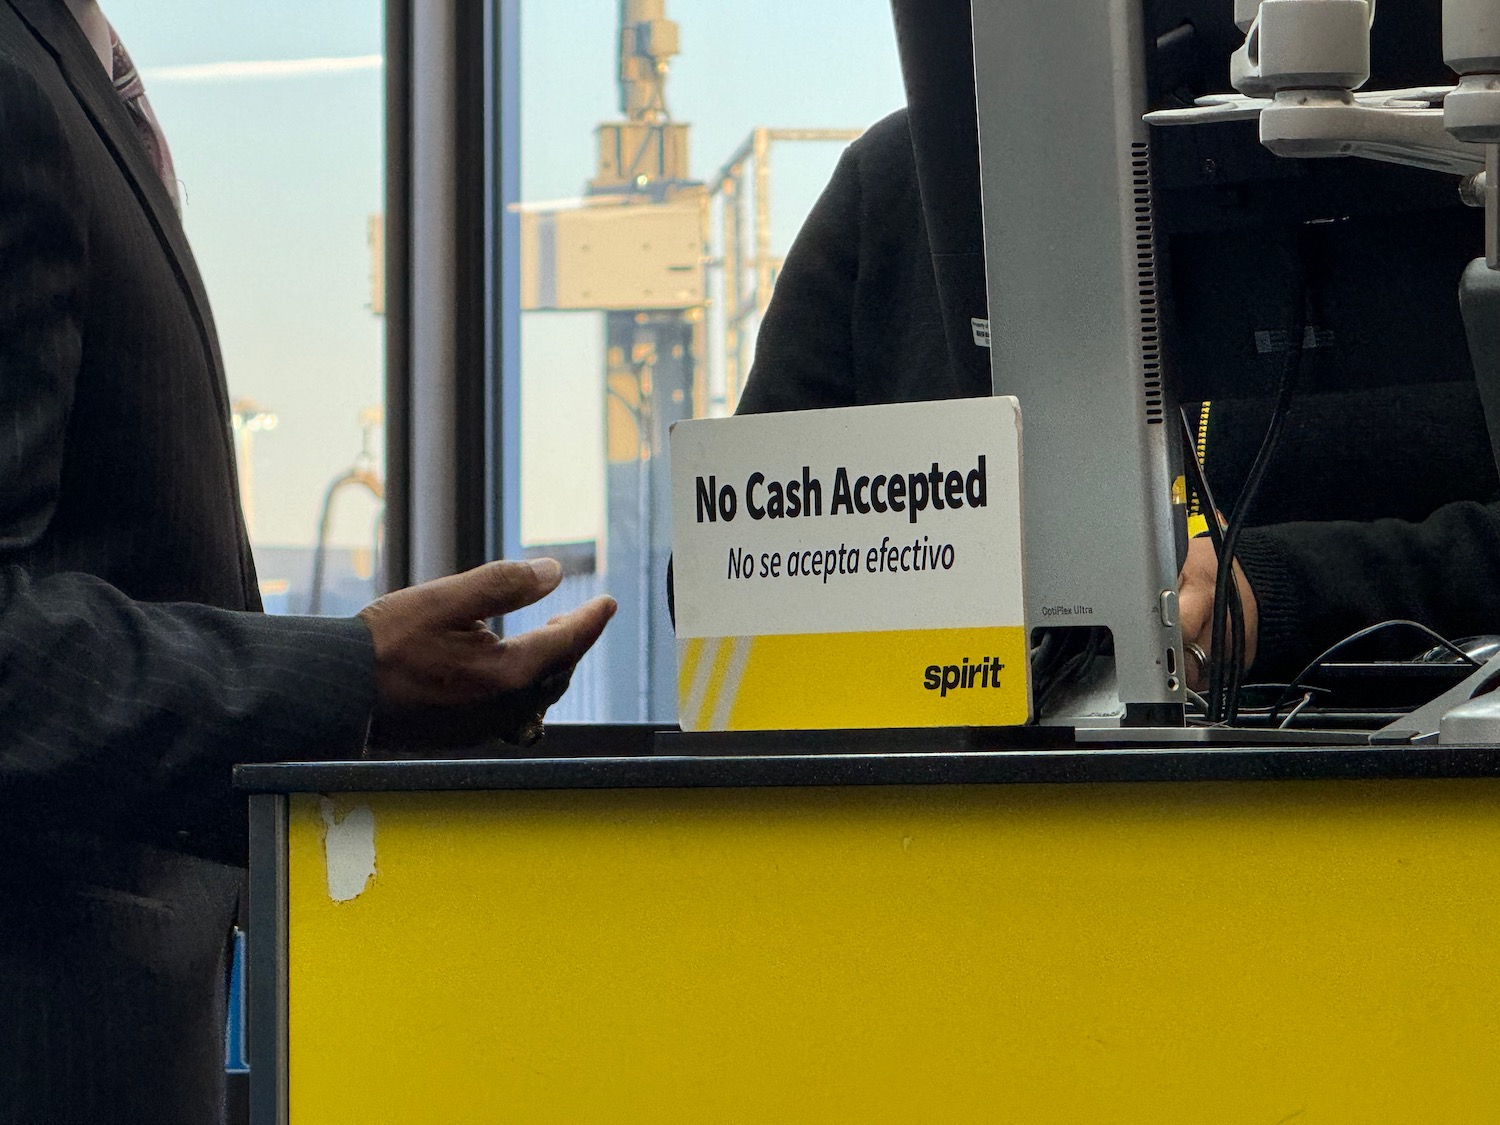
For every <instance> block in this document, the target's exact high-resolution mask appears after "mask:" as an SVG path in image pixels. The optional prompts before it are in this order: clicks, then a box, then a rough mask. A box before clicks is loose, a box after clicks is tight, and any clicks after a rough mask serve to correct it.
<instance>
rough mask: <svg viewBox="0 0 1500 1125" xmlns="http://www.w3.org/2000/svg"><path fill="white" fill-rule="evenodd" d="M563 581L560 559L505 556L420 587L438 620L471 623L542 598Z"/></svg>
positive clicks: (457, 624) (508, 611) (464, 624)
mask: <svg viewBox="0 0 1500 1125" xmlns="http://www.w3.org/2000/svg"><path fill="white" fill-rule="evenodd" d="M561 581H562V567H561V566H560V565H559V564H558V562H557V560H556V559H533V560H531V561H530V562H510V561H508V560H501V561H499V562H492V563H485V565H483V566H477V567H475V568H474V569H473V570H466V571H464V572H463V573H462V574H454V575H451V576H450V577H448V578H439V579H437V580H436V581H433V582H429V583H427V584H426V585H425V586H422V587H419V589H421V590H422V591H423V592H424V594H425V596H426V597H427V599H428V600H429V602H430V603H431V608H432V617H433V619H434V620H435V621H437V622H440V623H442V624H445V625H450V626H455V627H456V626H465V627H467V626H469V625H471V624H472V623H473V622H476V621H480V622H482V621H483V619H484V618H488V617H500V616H502V615H504V614H507V613H510V612H512V611H513V610H517V609H521V608H523V607H525V606H528V605H531V604H532V603H533V602H537V601H540V600H541V599H542V598H545V597H546V596H547V595H548V594H550V593H551V592H552V591H553V590H555V589H557V584H558V583H559V582H561Z"/></svg>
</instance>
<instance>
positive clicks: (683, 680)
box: [677, 637, 708, 708]
mask: <svg viewBox="0 0 1500 1125" xmlns="http://www.w3.org/2000/svg"><path fill="white" fill-rule="evenodd" d="M703 644H704V641H703V638H702V637H693V638H691V639H689V640H685V641H678V642H677V701H678V706H679V707H681V708H686V707H687V706H688V705H689V701H690V700H692V699H693V698H694V697H695V696H696V695H697V694H698V692H697V683H698V679H699V675H698V670H699V668H701V667H702V661H703ZM707 686H708V685H707V682H706V681H705V683H704V688H705V689H706V688H707Z"/></svg>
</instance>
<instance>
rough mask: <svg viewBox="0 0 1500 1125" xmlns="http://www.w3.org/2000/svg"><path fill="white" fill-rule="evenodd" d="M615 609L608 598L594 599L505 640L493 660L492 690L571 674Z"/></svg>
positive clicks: (502, 689) (526, 685)
mask: <svg viewBox="0 0 1500 1125" xmlns="http://www.w3.org/2000/svg"><path fill="white" fill-rule="evenodd" d="M618 608H619V607H618V606H617V605H616V604H615V600H614V599H613V598H611V597H607V596H606V597H599V598H595V599H593V600H592V601H589V602H586V603H584V604H583V605H581V606H579V607H578V608H577V609H575V610H573V611H572V612H570V613H564V614H561V615H560V616H558V617H554V618H553V619H552V620H551V621H549V622H548V623H547V624H546V625H543V626H542V627H541V628H540V629H533V630H532V631H531V632H529V633H522V634H521V635H520V636H518V637H507V638H505V640H504V642H503V643H502V644H501V645H500V647H499V649H498V651H497V654H496V656H495V657H493V658H492V663H493V667H492V672H493V679H492V683H493V686H494V688H495V690H497V691H518V690H520V689H521V688H524V687H528V686H530V685H531V684H534V683H536V682H537V681H539V680H542V679H544V678H547V677H551V676H555V675H558V674H561V673H570V672H571V670H572V667H573V665H574V664H577V663H578V661H579V659H580V658H581V657H582V656H583V654H584V653H586V652H587V651H588V650H589V648H590V646H592V645H593V643H594V642H595V641H597V640H598V639H599V635H600V634H601V633H603V632H604V626H606V625H607V624H609V619H610V618H611V617H613V616H614V615H615V610H616V609H618ZM563 686H564V687H566V680H564V681H563ZM558 694H561V692H559V693H558Z"/></svg>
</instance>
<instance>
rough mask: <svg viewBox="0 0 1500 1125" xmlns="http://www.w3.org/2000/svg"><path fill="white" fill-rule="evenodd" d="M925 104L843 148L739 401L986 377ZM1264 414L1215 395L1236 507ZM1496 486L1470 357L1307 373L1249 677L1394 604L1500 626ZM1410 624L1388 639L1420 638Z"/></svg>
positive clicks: (1224, 487) (1250, 535)
mask: <svg viewBox="0 0 1500 1125" xmlns="http://www.w3.org/2000/svg"><path fill="white" fill-rule="evenodd" d="M920 112H921V106H920V104H919V102H918V101H916V100H913V102H912V109H911V113H910V114H909V112H908V111H907V110H901V111H898V112H896V113H893V114H891V115H890V116H889V117H886V118H885V119H884V120H882V121H880V122H879V123H877V124H876V125H874V126H872V127H871V128H870V129H869V130H868V131H867V132H866V133H865V134H864V135H863V136H862V137H861V138H860V139H859V140H857V141H855V142H854V143H853V144H852V145H851V146H849V148H848V149H847V150H846V152H845V153H844V155H843V157H842V158H841V159H840V161H839V163H838V166H837V168H836V170H835V172H834V174H833V177H832V179H831V181H830V182H829V184H828V186H827V188H826V189H825V190H824V192H823V194H822V196H821V198H820V199H819V200H818V202H817V204H816V205H815V206H814V208H813V210H812V212H811V213H810V214H809V216H808V218H807V220H806V222H805V224H804V226H803V228H802V230H801V232H800V233H799V234H798V236H797V238H796V240H795V242H794V243H793V245H792V247H791V250H790V252H789V254H788V256H787V259H786V263H785V266H784V268H783V270H782V272H781V275H780V277H779V279H778V281H777V285H776V289H775V292H774V294H773V296H772V299H771V303H770V306H769V308H768V309H767V312H766V315H765V319H764V321H763V323H762V325H761V328H760V333H759V336H758V338H757V342H756V350H755V362H754V365H753V366H752V369H751V371H750V374H749V377H748V378H747V380H746V384H745V388H744V392H743V395H742V397H741V399H740V401H739V404H738V407H737V413H742V414H745V413H760V412H767V411H777V410H797V409H813V408H820V407H833V406H852V405H862V404H871V403H888V402H905V401H916V400H927V399H945V398H959V397H965V396H981V395H988V394H990V393H991V384H990V367H989V352H988V350H987V349H985V348H983V347H979V346H976V345H975V344H974V343H973V339H972V334H971V333H970V329H969V323H968V322H969V318H970V317H971V316H972V317H985V316H986V315H987V313H986V299H985V290H984V274H983V266H982V254H981V253H980V248H979V246H978V245H976V244H975V242H974V240H971V241H970V242H969V243H968V244H963V243H961V241H959V240H956V239H953V238H949V239H948V240H947V241H946V242H940V240H939V239H935V238H934V237H933V235H932V232H931V231H930V230H929V223H928V221H927V218H926V217H925V216H924V208H923V198H922V196H923V189H924V188H926V186H927V185H926V184H924V183H921V182H919V176H918V165H917V159H916V157H915V156H914V149H913V129H912V128H911V125H910V121H911V114H920ZM975 187H976V188H977V171H976V174H975ZM958 190H960V191H961V190H962V185H959V188H958ZM929 194H930V193H929ZM973 195H974V199H975V203H974V207H975V208H976V210H977V190H976V191H974V193H973ZM970 224H971V226H972V229H973V230H975V231H977V230H978V229H979V228H978V227H977V225H974V224H973V223H972V219H971V220H970ZM1392 268H1393V270H1399V268H1400V266H1399V263H1397V264H1395V265H1393V267H1392ZM1024 406H1025V404H1024V403H1023V404H1022V407H1023V409H1024ZM1268 414H1269V403H1268V402H1267V401H1266V400H1265V399H1264V398H1251V399H1245V400H1239V401H1236V400H1233V399H1228V400H1218V399H1216V400H1215V401H1214V403H1213V407H1212V410H1211V411H1210V413H1209V416H1208V429H1207V457H1206V459H1205V460H1206V469H1207V474H1208V477H1209V483H1210V486H1211V487H1212V489H1213V491H1214V493H1215V495H1216V497H1217V498H1218V499H1219V501H1220V503H1221V505H1222V506H1224V507H1226V508H1227V507H1229V506H1230V504H1231V503H1232V501H1233V499H1234V497H1235V496H1236V495H1237V493H1238V491H1239V487H1240V484H1241V483H1242V482H1243V480H1244V476H1245V474H1246V472H1247V470H1248V468H1249V465H1250V462H1251V460H1252V459H1253V457H1254V454H1255V450H1256V447H1257V446H1258V444H1259V442H1260V438H1261V435H1262V434H1263V433H1264V430H1265V422H1266V419H1267V417H1268ZM1496 490H1497V480H1496V472H1495V467H1494V463H1493V460H1492V457H1491V453H1490V447H1489V441H1488V435H1487V432H1486V430H1485V427H1484V420H1483V415H1482V412H1481V409H1480V406H1479V401H1478V397H1477V394H1476V392H1475V389H1474V384H1473V380H1472V377H1471V375H1470V373H1469V372H1467V371H1460V372H1454V373H1453V374H1452V377H1451V378H1446V379H1440V380H1437V381H1434V380H1431V379H1428V380H1427V381H1425V382H1423V383H1422V384H1421V385H1410V386H1395V387H1385V388H1376V389H1364V388H1356V389H1348V388H1342V389H1341V388H1338V387H1320V386H1318V385H1317V384H1316V381H1313V385H1310V386H1308V387H1307V391H1306V393H1304V394H1301V395H1299V396H1298V397H1297V398H1296V399H1294V401H1293V406H1292V410H1291V413H1290V415H1289V419H1288V422H1287V425H1286V429H1285V432H1284V436H1283V439H1282V442H1281V445H1280V447H1279V449H1278V453H1277V456H1276V458H1275V460H1274V461H1273V462H1272V467H1271V470H1270V472H1269V474H1268V476H1267V478H1266V480H1265V483H1264V484H1263V486H1262V488H1261V491H1260V493H1259V496H1258V499H1257V502H1256V504H1255V506H1254V509H1253V511H1252V513H1251V518H1250V521H1249V522H1250V524H1252V525H1253V526H1249V527H1247V529H1246V530H1245V531H1244V533H1243V534H1242V537H1241V539H1240V542H1239V549H1238V551H1237V558H1238V560H1239V563H1240V566H1241V568H1242V571H1243V573H1242V574H1241V576H1240V583H1241V593H1242V597H1243V599H1244V601H1245V604H1246V609H1247V627H1248V630H1247V631H1249V632H1250V636H1249V638H1248V646H1247V647H1248V649H1249V651H1248V653H1247V655H1248V656H1250V657H1253V660H1254V673H1255V675H1254V678H1255V679H1257V680H1262V681H1268V680H1278V679H1280V680H1284V679H1286V678H1287V677H1289V676H1291V675H1294V674H1295V673H1296V672H1297V671H1299V670H1300V668H1301V667H1302V665H1303V664H1305V663H1306V662H1307V661H1308V660H1310V659H1311V658H1312V657H1313V656H1315V655H1317V654H1318V653H1319V652H1321V651H1322V650H1323V649H1324V648H1326V647H1327V646H1328V645H1330V644H1332V643H1334V642H1335V641H1338V640H1340V639H1342V638H1343V637H1345V636H1348V635H1349V634H1351V633H1353V632H1354V631H1355V630H1357V629H1360V628H1362V627H1364V626H1368V625H1371V624H1374V623H1377V622H1380V621H1384V620H1389V619H1393V618H1410V619H1414V620H1417V621H1420V622H1422V623H1423V624H1426V625H1428V626H1430V627H1431V628H1433V629H1435V630H1436V631H1438V632H1439V633H1442V634H1443V635H1445V636H1448V637H1463V636H1467V635H1471V634H1476V633H1486V632H1500V582H1497V581H1495V576H1496V575H1500V505H1496V504H1495V503H1494V502H1493V501H1494V499H1495V495H1496ZM1213 569H1214V556H1213V549H1212V545H1211V543H1210V542H1209V541H1208V540H1207V539H1197V540H1194V541H1193V543H1192V545H1191V548H1190V552H1189V556H1188V560H1187V563H1186V565H1185V567H1184V570H1183V574H1182V578H1181V587H1182V618H1183V626H1184V639H1185V640H1190V641H1195V642H1196V643H1198V644H1201V645H1202V646H1203V647H1204V648H1205V649H1206V648H1208V647H1209V646H1208V640H1209V638H1208V620H1209V612H1210V608H1211V601H1212V589H1213ZM1404 640H1405V642H1406V649H1405V652H1400V650H1393V651H1392V653H1391V654H1392V655H1396V654H1398V653H1399V654H1406V653H1410V652H1411V651H1414V650H1415V649H1419V648H1425V647H1426V644H1425V643H1422V642H1421V641H1420V640H1417V641H1413V640H1412V639H1411V638H1410V637H1407V638H1404Z"/></svg>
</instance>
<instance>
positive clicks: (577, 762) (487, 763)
mask: <svg viewBox="0 0 1500 1125" xmlns="http://www.w3.org/2000/svg"><path fill="white" fill-rule="evenodd" d="M861 733H862V734H864V735H866V738H865V741H867V742H868V744H869V748H870V749H871V750H872V751H874V752H845V751H847V749H848V748H849V747H851V746H859V745H860V740H859V739H858V738H851V736H850V732H838V734H840V735H841V736H843V737H842V738H840V739H837V740H831V739H830V738H829V737H828V735H829V732H807V733H805V734H798V733H794V732H787V733H784V734H781V735H780V736H779V737H778V738H777V739H776V741H775V743H774V745H775V747H776V749H775V751H774V752H771V753H758V754H744V753H730V754H719V753H691V754H687V753H681V752H668V753H663V752H662V750H664V749H678V750H680V748H683V747H694V748H697V747H703V746H711V745H712V743H709V742H704V741H701V740H703V739H704V738H705V736H701V735H695V736H678V737H676V738H673V737H672V736H670V735H663V734H662V732H660V731H655V732H653V731H646V730H642V731H638V732H636V734H635V735H634V736H632V737H625V738H623V739H622V736H621V728H609V727H603V728H599V734H598V742H597V745H598V746H599V747H600V748H603V749H604V753H602V754H600V753H585V752H582V751H581V750H580V748H586V747H588V746H589V744H590V728H588V727H579V728H574V730H573V731H571V732H570V733H569V734H568V735H566V736H565V737H563V738H561V739H558V740H557V742H556V744H554V743H553V742H552V740H551V739H549V742H548V743H546V744H544V745H547V747H548V749H549V750H551V751H553V755H552V756H546V757H542V756H532V757H527V758H499V757H467V758H462V759H453V758H448V759H402V760H369V761H357V762H306V763H273V764H267V765H245V766H238V767H236V768H235V771H234V780H235V785H236V787H237V788H239V789H240V790H242V791H244V792H247V793H306V792H321V793H328V792H345V793H352V792H381V791H396V790H413V791H419V790H464V789H468V790H504V789H641V788H725V787H747V786H763V787H769V786H837V785H1014V784H1029V785H1039V784H1059V783H1061V784H1069V783H1080V782H1194V781H1299V780H1327V779H1363V780H1376V779H1404V778H1461V777H1500V747H1493V746H1484V747H1477V746H1474V747H1471V746H1395V747H1391V746H1369V745H1346V746H1338V745H1315V744H1302V745H1259V746H1257V745H1250V746H1223V747H1219V746H1198V745H1173V746H1166V745H1155V746H1151V745H1142V746H1135V747H1119V746H1105V747H1099V748H1082V747H1079V746H1076V745H1074V746H1070V747H1069V748H1058V749H1035V748H1030V749H993V748H986V746H985V744H986V743H987V742H992V741H994V740H993V739H986V738H984V737H979V736H977V735H976V734H975V732H974V731H964V730H951V731H939V732H932V731H924V732H896V731H875V732H861ZM650 739H654V740H655V741H654V742H652V741H649V740H650ZM622 744H623V745H639V746H650V745H655V746H656V747H657V752H656V753H649V752H641V753H628V754H625V753H610V752H609V749H608V748H609V747H610V746H611V745H622ZM726 745H727V746H732V747H743V746H744V745H745V743H744V742H743V741H740V742H731V743H727V744H726ZM829 748H842V749H841V750H840V751H839V752H819V751H822V750H825V749H829ZM799 750H800V752H799ZM913 751H916V752H913ZM559 752H560V753H561V756H558V755H559Z"/></svg>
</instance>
